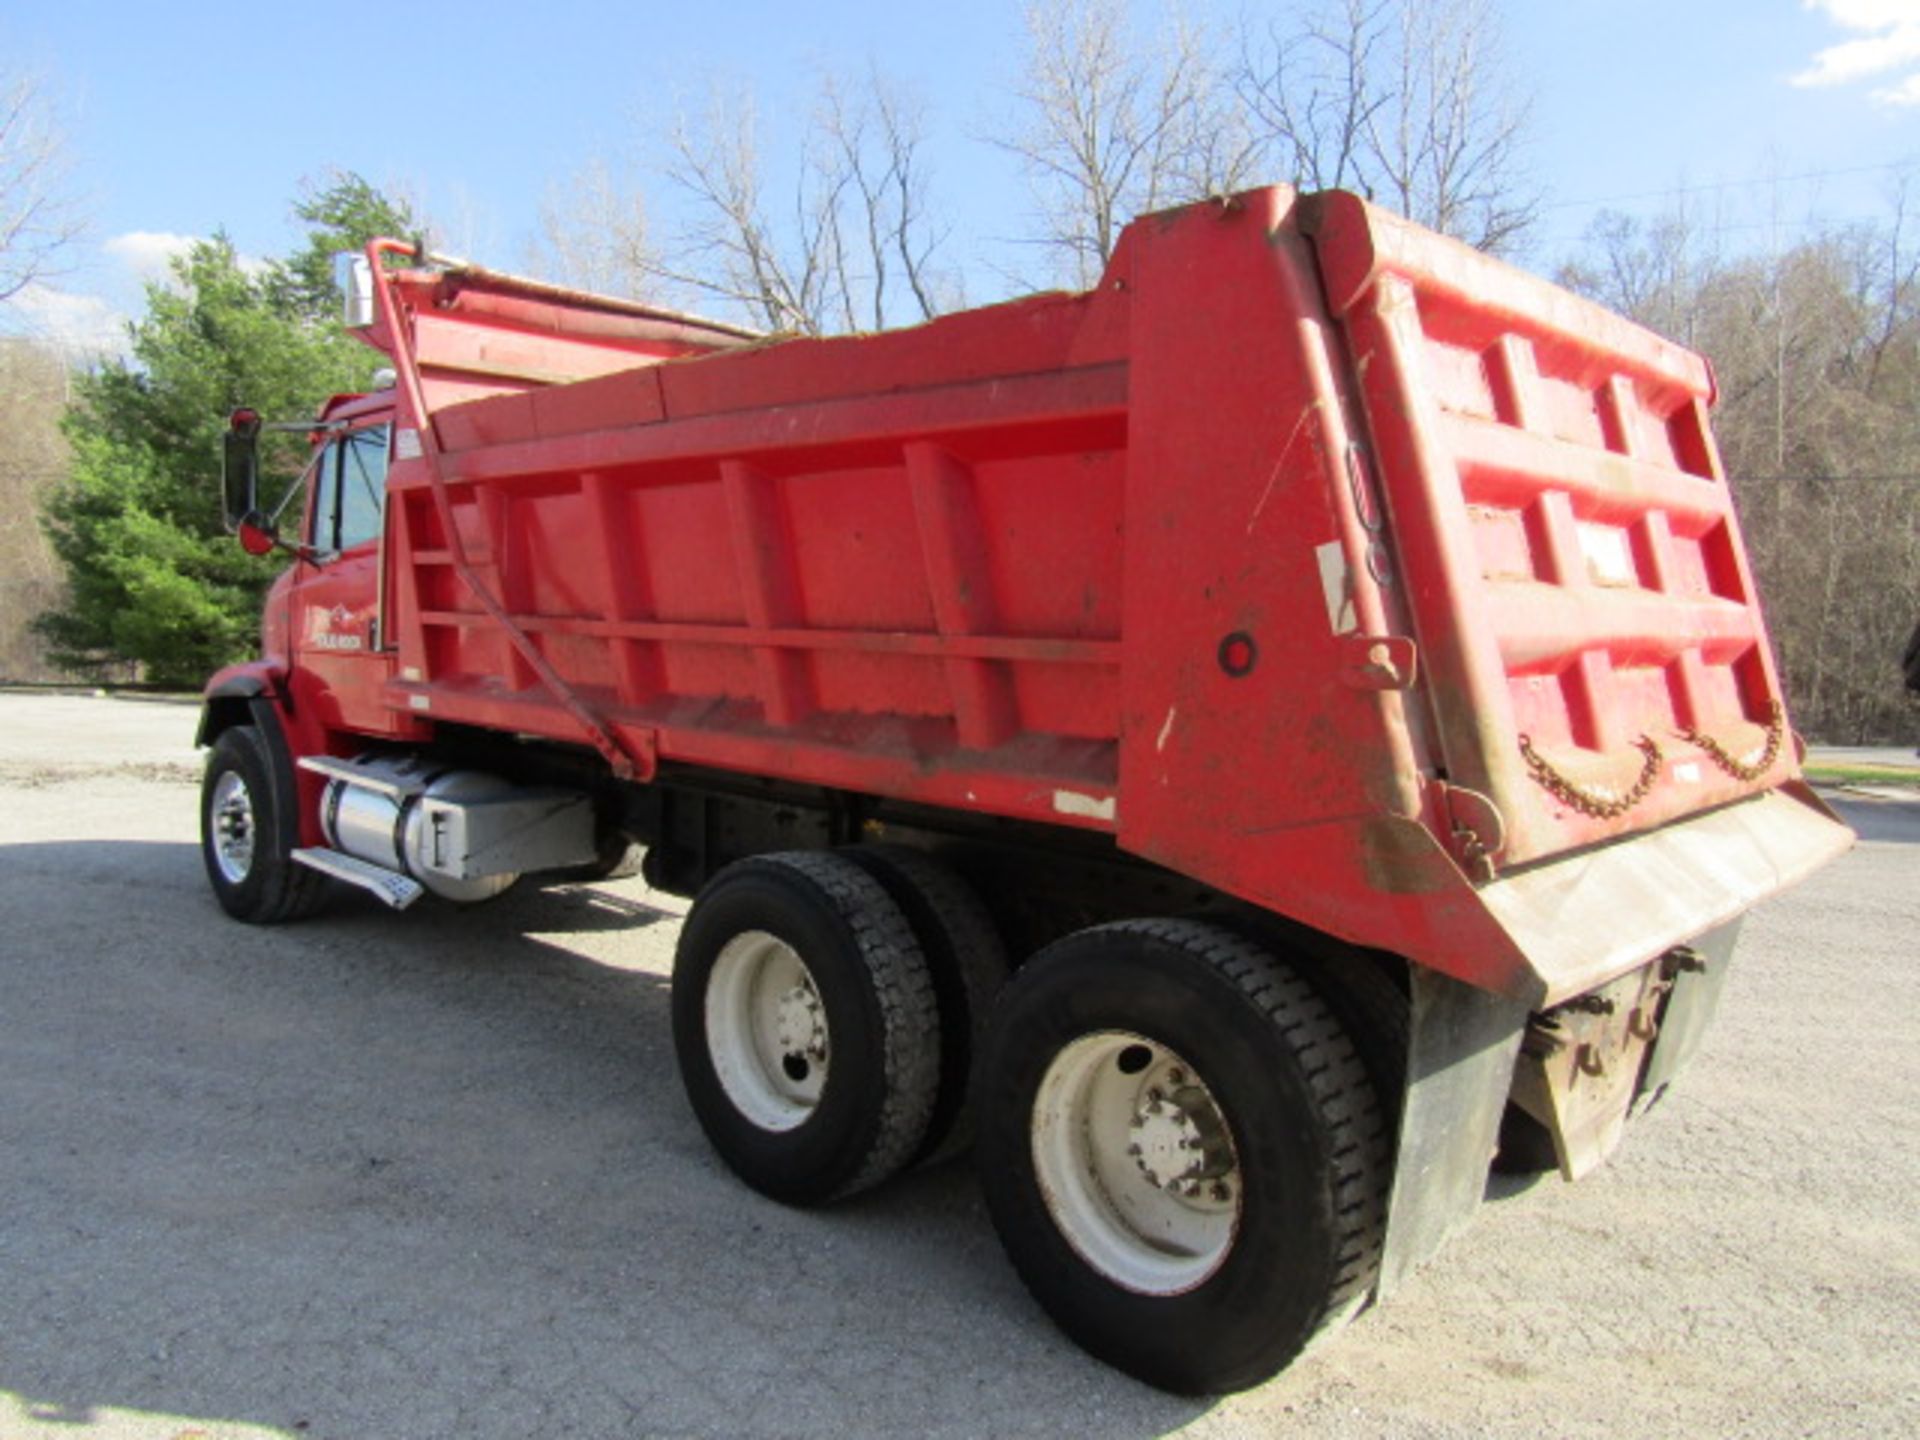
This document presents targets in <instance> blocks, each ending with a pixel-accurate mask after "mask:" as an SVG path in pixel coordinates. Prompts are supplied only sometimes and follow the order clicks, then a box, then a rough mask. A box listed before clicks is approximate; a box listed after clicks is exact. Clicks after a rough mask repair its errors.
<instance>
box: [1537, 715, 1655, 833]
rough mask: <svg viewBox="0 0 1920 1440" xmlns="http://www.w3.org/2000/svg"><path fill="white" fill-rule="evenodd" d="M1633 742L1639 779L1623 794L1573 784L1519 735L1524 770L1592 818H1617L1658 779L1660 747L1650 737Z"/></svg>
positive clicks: (1642, 796) (1574, 807)
mask: <svg viewBox="0 0 1920 1440" xmlns="http://www.w3.org/2000/svg"><path fill="white" fill-rule="evenodd" d="M1633 744H1634V748H1635V749H1637V750H1639V751H1640V753H1641V754H1642V755H1644V756H1645V757H1646V759H1645V760H1644V761H1643V762H1642V764H1641V766H1640V778H1639V779H1637V780H1635V781H1634V782H1633V788H1632V789H1631V790H1628V791H1627V792H1626V793H1625V794H1621V793H1619V792H1618V791H1614V790H1609V789H1602V788H1600V787H1598V786H1591V787H1590V786H1582V785H1578V784H1575V783H1574V782H1573V781H1572V780H1569V779H1568V778H1567V777H1566V776H1564V775H1562V774H1561V773H1560V772H1559V771H1558V770H1556V769H1554V768H1553V766H1552V765H1551V764H1550V763H1549V762H1548V761H1547V760H1546V759H1545V758H1544V757H1543V756H1542V755H1541V754H1540V753H1539V752H1538V751H1536V750H1535V749H1534V748H1533V740H1532V738H1531V737H1529V736H1526V735H1522V736H1521V737H1520V754H1521V755H1522V756H1523V757H1524V758H1525V760H1526V762H1527V769H1528V770H1530V771H1531V772H1532V773H1533V778H1534V779H1535V780H1537V781H1539V782H1540V784H1541V785H1542V786H1544V787H1545V788H1546V789H1547V791H1548V792H1549V793H1550V794H1552V795H1553V796H1554V797H1555V798H1556V799H1559V800H1561V801H1563V802H1564V803H1566V804H1567V805H1569V806H1571V807H1572V808H1573V809H1575V810H1578V811H1579V812H1580V813H1581V814H1582V815H1591V816H1592V817H1593V818H1594V819H1596V820H1617V819H1618V818H1619V817H1620V816H1622V815H1624V814H1626V813H1627V811H1629V810H1631V809H1632V808H1633V807H1634V806H1636V805H1638V804H1639V803H1640V802H1641V801H1642V800H1644V799H1646V796H1647V792H1648V791H1649V790H1651V789H1653V783H1654V781H1656V780H1658V779H1659V778H1660V765H1661V762H1662V759H1663V757H1662V756H1661V754H1660V746H1659V745H1658V744H1657V743H1656V742H1655V741H1654V739H1653V737H1652V736H1650V735H1642V736H1641V737H1640V738H1639V739H1638V740H1635V741H1634V742H1633Z"/></svg>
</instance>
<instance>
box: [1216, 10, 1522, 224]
mask: <svg viewBox="0 0 1920 1440" xmlns="http://www.w3.org/2000/svg"><path fill="white" fill-rule="evenodd" d="M1298 16H1299V18H1298V19H1297V20H1295V21H1294V22H1293V23H1292V24H1291V25H1282V24H1278V23H1276V24H1273V25H1270V26H1269V27H1267V28H1266V30H1265V31H1263V32H1261V33H1259V34H1252V33H1249V34H1246V35H1243V37H1242V44H1241V59H1240V65H1239V69H1238V75H1237V88H1238V90H1239V94H1240V99H1241V102H1242V104H1243V106H1244V107H1245V111H1246V114H1247V115H1248V116H1249V117H1250V120H1251V124H1252V126H1253V132H1254V135H1253V138H1254V140H1255V141H1256V143H1257V144H1258V145H1259V146H1260V147H1261V149H1262V151H1263V158H1270V159H1271V160H1272V161H1274V162H1275V163H1277V164H1278V166H1279V167H1280V168H1281V169H1282V170H1283V171H1284V172H1285V173H1286V175H1287V176H1288V177H1289V178H1290V179H1292V180H1293V181H1294V182H1295V183H1296V184H1299V185H1301V186H1303V187H1309V188H1313V189H1325V188H1346V189H1356V190H1358V191H1360V192H1361V193H1362V194H1364V195H1366V196H1367V197H1368V198H1369V199H1372V200H1376V201H1378V202H1379V203H1381V204H1383V205H1388V206H1391V207H1392V208H1393V209H1395V210H1398V211H1399V212H1400V213H1401V214H1403V215H1407V216H1409V217H1411V218H1412V219H1415V220H1418V221H1419V222H1420V223H1422V224H1424V225H1430V226H1432V227H1433V228H1434V229H1436V230H1439V231H1441V232H1442V233H1444V234H1448V235H1452V236H1454V237H1455V238H1456V239H1460V240H1465V241H1466V242H1468V243H1469V244H1471V245H1475V246H1477V247H1479V248H1480V249H1483V250H1494V251H1500V250H1504V249H1509V248H1511V247H1512V246H1513V245H1515V244H1516V243H1517V242H1518V240H1519V239H1520V237H1521V236H1522V234H1523V233H1524V232H1525V231H1526V229H1527V228H1528V227H1529V226H1530V225H1531V224H1532V223H1533V220H1534V218H1535V214H1536V211H1537V208H1538V198H1537V195H1536V193H1535V191H1534V190H1533V189H1532V187H1531V186H1530V185H1528V184H1527V182H1526V179H1525V176H1524V173H1523V169H1524V167H1523V165H1522V154H1521V149H1522V143H1523V139H1524V133H1525V127H1526V106H1525V105H1524V104H1523V103H1521V102H1520V101H1519V100H1518V99H1517V98H1516V96H1515V95H1514V94H1513V93H1512V92H1511V89H1510V87H1509V86H1508V85H1507V84H1506V82H1505V77H1504V75H1503V72H1502V69H1501V64H1500V52H1499V31H1498V25H1497V23H1496V18H1495V15H1494V11H1493V8H1492V5H1491V3H1490V0H1319V3H1317V4H1315V5H1313V6H1310V7H1309V8H1306V9H1305V10H1303V11H1301V12H1298Z"/></svg>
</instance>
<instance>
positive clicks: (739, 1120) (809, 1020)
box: [673, 853, 940, 1205]
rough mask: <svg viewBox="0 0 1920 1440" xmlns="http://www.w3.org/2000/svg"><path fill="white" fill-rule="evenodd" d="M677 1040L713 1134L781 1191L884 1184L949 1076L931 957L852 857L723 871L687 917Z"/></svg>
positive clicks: (832, 1193) (836, 1192)
mask: <svg viewBox="0 0 1920 1440" xmlns="http://www.w3.org/2000/svg"><path fill="white" fill-rule="evenodd" d="M673 1038H674V1048H675V1050H676V1051H677V1052H678V1056H679V1061H680V1076H681V1081H682V1083H683V1084H684V1085H685V1086H686V1091H687V1098H688V1100H689V1101H690V1102H691V1104H692V1105H693V1110H694V1114H695V1115H696V1116H697V1117H698V1118H699V1121H700V1124H701V1127H702V1128H703V1129H704V1130H705V1131H706V1134H707V1139H708V1140H709V1141H710V1142H711V1143H712V1145H713V1147H714V1149H715V1150H717V1151H718V1152H719V1153H720V1157H721V1159H723V1160H724V1161H726V1163H727V1165H728V1166H729V1167H731V1168H732V1170H733V1171H734V1173H735V1174H737V1175H739V1176H740V1178H741V1179H742V1180H745V1181H746V1182H747V1184H749V1185H751V1186H753V1188H754V1189H756V1190H758V1191H760V1192H761V1193H762V1194H765V1195H769V1196H771V1197H772V1198H774V1199H776V1200H782V1201H786V1202H787V1203H789V1204H796V1205H810V1204H819V1203H821V1202H823V1201H827V1200H832V1199H837V1198H839V1197H841V1196H844V1195H850V1194H853V1193H854V1192H855V1191H858V1190H864V1189H866V1188H868V1187H869V1186H872V1185H876V1184H878V1183H879V1182H880V1181H882V1180H884V1179H886V1178H887V1177H889V1176H890V1175H892V1174H894V1173H895V1172H896V1171H898V1170H900V1169H901V1168H902V1167H904V1166H905V1165H906V1164H907V1163H908V1162H909V1161H910V1160H911V1159H912V1158H913V1157H914V1155H915V1154H916V1153H917V1152H918V1150H919V1148H920V1145H921V1143H922V1141H923V1139H924V1138H925V1136H926V1133H927V1127H928V1123H929V1121H930V1120H931V1118H932V1115H933V1107H934V1099H935V1095H936V1092H937V1090H938V1087H939V1082H940V1027H939V1020H938V1017H937V1014H936V1007H935V998H934V989H933V981H932V978H931V976H930V974H929V973H928V966H927V961H926V957H925V955H924V954H923V953H922V952H921V950H920V946H919V944H918V942H916V941H915V939H914V936H913V931H912V929H911V928H910V927H909V925H908V923H907V919H906V917H905V916H904V915H903V914H902V913H901V911H900V907H899V906H898V905H896V904H895V903H894V902H893V900H891V899H890V898H889V897H888V895H887V893H886V891H885V890H883V889H882V888H881V887H880V885H879V884H878V882H876V881H875V880H873V879H872V878H871V877H870V876H869V875H867V874H866V873H865V872H864V871H863V870H861V869H860V868H859V867H858V866H856V865H854V864H853V863H852V862H851V861H848V860H846V859H845V858H843V857H841V856H838V855H832V854H814V853H795V854H782V855H763V856H757V857H755V858H753V859H749V860H742V861H738V862H736V863H735V864H732V865H729V866H728V867H727V868H726V869H724V870H722V871H721V872H720V873H719V874H718V875H716V876H714V878H713V879H712V881H710V882H709V883H708V885H707V886H706V888H705V889H704V890H702V891H701V892H700V897H699V899H698V900H696V901H695V902H694V906H693V909H692V911H691V912H690V913H689V914H688V916H687V919H686V923H685V925H684V926H683V927H682V928H681V932H680V945H679V948H678V950H677V951H676V952H675V956H674V965H673Z"/></svg>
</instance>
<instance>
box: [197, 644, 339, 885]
mask: <svg viewBox="0 0 1920 1440" xmlns="http://www.w3.org/2000/svg"><path fill="white" fill-rule="evenodd" d="M282 679H284V676H283V675H282V674H281V672H279V671H278V670H277V669H275V668H273V667H270V666H267V665H263V664H259V663H257V662H256V663H254V664H251V665H233V666H229V667H228V668H227V669H225V670H222V671H220V672H219V674H217V675H215V676H214V677H213V679H211V680H209V681H208V682H207V688H206V691H205V692H204V697H203V699H202V701H201V706H200V726H199V728H198V730H196V731H195V732H194V739H193V743H194V744H195V745H196V746H208V745H211V744H213V742H214V741H215V740H217V739H219V738H220V734H221V732H222V731H225V730H230V729H232V728H233V727H234V726H236V725H251V726H253V727H254V728H255V729H256V730H258V731H259V732H260V738H261V739H262V740H263V741H264V742H265V743H266V747H267V754H268V755H269V756H270V757H271V759H272V764H271V766H270V769H271V771H272V777H271V778H272V783H273V792H274V793H273V798H274V813H275V814H276V815H278V816H279V817H280V823H281V825H283V826H284V827H286V833H285V834H284V835H283V836H282V837H281V838H282V842H283V844H284V847H285V848H286V849H287V850H292V849H294V848H295V847H297V846H300V845H303V844H313V843H316V837H317V836H318V834H319V820H318V817H317V815H316V816H314V817H313V818H312V819H311V820H309V818H308V817H309V813H310V812H311V810H312V807H311V806H303V805H302V804H301V798H302V797H301V785H300V780H299V775H298V772H296V771H295V770H294V768H293V751H292V748H291V746H289V744H288V734H289V731H290V727H289V725H288V723H287V716H286V715H285V713H284V706H283V699H282V696H283V693H284V692H283V690H282V687H281V684H280V682H281V681H282Z"/></svg>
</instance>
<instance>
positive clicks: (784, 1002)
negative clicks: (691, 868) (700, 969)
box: [705, 930, 831, 1131]
mask: <svg viewBox="0 0 1920 1440" xmlns="http://www.w3.org/2000/svg"><path fill="white" fill-rule="evenodd" d="M705 1009H706V1031H707V1053H708V1054H709V1055H710V1056H712V1058H713V1069H714V1074H715V1076H716V1077H717V1078H718V1079H719V1081H720V1088H721V1089H722V1090H724V1091H726V1094H727V1098H728V1099H729V1100H731V1101H732V1102H733V1106H734V1108H735V1109H736V1110H738V1111H739V1112H740V1113H741V1114H742V1115H744V1116H745V1117H746V1118H747V1119H748V1120H750V1121H752V1122H753V1123H754V1124H755V1125H757V1126H759V1127H760V1128H761V1129H762V1130H775V1131H782V1130H792V1129H795V1128H797V1127H798V1126H800V1125H803V1124H805V1123H806V1121H807V1119H808V1118H809V1117H810V1116H811V1115H812V1114H813V1112H814V1109H815V1108H816V1107H817V1106H818V1105H819V1103H820V1096H821V1093H822V1092H823V1091H824V1090H825V1089H826V1084H827V1068H828V1061H829V1059H830V1056H831V1048H830V1046H829V1043H828V1032H827V1012H826V1007H825V1006H824V1005H823V1004H822V1003H821V1000H820V992H819V990H818V988H817V987H816V986H815V984H814V979H813V972H812V971H810V970H808V969H807V966H806V962H805V961H803V960H802V959H801V958H800V955H799V952H798V951H796V950H795V949H794V948H793V947H792V946H791V945H789V944H787V942H786V941H784V940H782V939H780V938H779V937H778V936H776V935H770V934H768V933H767V932H766V931H764V930H746V931H742V932H741V933H740V934H738V935H736V936H734V937H733V938H732V939H731V940H729V941H728V942H727V943H726V944H725V945H724V946H722V947H721V950H720V954H719V955H718V956H717V957H716V958H715V960H714V962H713V973H712V975H711V976H710V977H709V979H708V982H707V996H706V1007H705Z"/></svg>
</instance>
